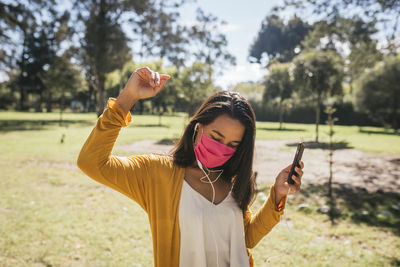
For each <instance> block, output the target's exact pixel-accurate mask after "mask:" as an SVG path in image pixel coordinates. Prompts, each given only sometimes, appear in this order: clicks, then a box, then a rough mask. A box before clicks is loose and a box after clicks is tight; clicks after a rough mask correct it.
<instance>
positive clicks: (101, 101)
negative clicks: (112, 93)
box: [97, 76, 106, 117]
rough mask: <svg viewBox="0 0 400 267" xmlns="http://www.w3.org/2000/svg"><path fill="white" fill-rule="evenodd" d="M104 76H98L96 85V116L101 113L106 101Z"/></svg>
mask: <svg viewBox="0 0 400 267" xmlns="http://www.w3.org/2000/svg"><path fill="white" fill-rule="evenodd" d="M104 83H105V77H103V76H100V77H99V81H98V87H97V95H98V98H97V117H100V115H101V114H103V111H104V109H105V103H106V89H105V88H104Z"/></svg>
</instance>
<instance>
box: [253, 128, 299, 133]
mask: <svg viewBox="0 0 400 267" xmlns="http://www.w3.org/2000/svg"><path fill="white" fill-rule="evenodd" d="M257 130H265V131H278V132H304V131H305V130H304V129H300V128H297V129H279V128H265V127H264V128H257Z"/></svg>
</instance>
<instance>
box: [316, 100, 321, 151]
mask: <svg viewBox="0 0 400 267" xmlns="http://www.w3.org/2000/svg"><path fill="white" fill-rule="evenodd" d="M320 102H321V94H320V93H318V97H317V107H316V110H315V112H316V116H315V142H316V143H318V125H319V115H320V107H319V105H320Z"/></svg>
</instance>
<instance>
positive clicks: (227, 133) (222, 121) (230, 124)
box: [205, 114, 245, 140]
mask: <svg viewBox="0 0 400 267" xmlns="http://www.w3.org/2000/svg"><path fill="white" fill-rule="evenodd" d="M205 128H206V129H207V130H208V131H213V132H214V133H216V134H217V135H219V134H221V135H223V136H224V137H225V138H228V139H231V140H241V139H242V137H243V134H244V131H245V127H244V125H243V124H242V123H241V122H240V121H239V120H237V119H234V118H232V117H230V116H228V115H226V114H223V115H220V116H218V117H217V118H216V119H215V120H214V121H213V122H212V123H210V124H208V125H206V126H205ZM218 133H219V134H218Z"/></svg>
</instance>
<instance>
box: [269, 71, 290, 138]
mask: <svg viewBox="0 0 400 267" xmlns="http://www.w3.org/2000/svg"><path fill="white" fill-rule="evenodd" d="M289 66H290V64H289V63H286V64H282V63H275V64H273V65H271V66H270V68H269V73H268V75H267V76H266V79H265V81H264V86H265V90H264V95H263V102H264V103H267V102H269V101H277V102H278V110H279V129H280V130H281V129H282V122H283V114H284V110H285V104H286V102H287V100H288V99H290V97H291V95H292V92H293V84H292V82H291V80H290V76H289Z"/></svg>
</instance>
